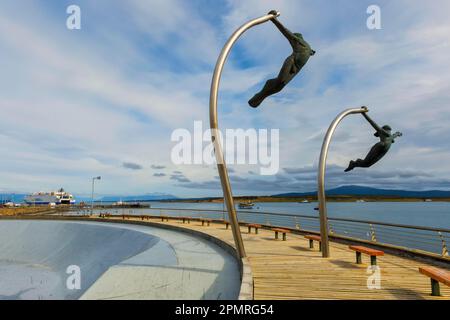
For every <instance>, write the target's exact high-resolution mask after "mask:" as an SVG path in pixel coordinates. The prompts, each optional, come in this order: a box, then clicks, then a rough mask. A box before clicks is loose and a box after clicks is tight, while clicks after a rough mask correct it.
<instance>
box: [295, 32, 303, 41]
mask: <svg viewBox="0 0 450 320" xmlns="http://www.w3.org/2000/svg"><path fill="white" fill-rule="evenodd" d="M294 36H296V37H297V38H299V39H300V40H303V35H302V34H301V33H298V32H294Z"/></svg>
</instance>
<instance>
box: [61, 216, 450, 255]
mask: <svg viewBox="0 0 450 320" xmlns="http://www.w3.org/2000/svg"><path fill="white" fill-rule="evenodd" d="M75 212H76V213H78V214H89V213H90V209H87V210H78V211H71V212H68V214H73V213H75ZM97 213H108V214H112V215H152V216H168V217H187V216H188V217H192V218H209V219H214V220H227V218H228V215H227V212H226V211H223V210H213V209H211V210H207V209H181V208H145V209H134V208H123V209H122V208H116V209H95V210H94V214H97ZM237 214H238V219H239V222H240V223H244V224H245V223H258V224H262V225H267V226H273V227H285V228H291V229H296V230H299V231H304V232H313V233H319V232H320V221H319V217H317V216H310V215H300V214H286V213H274V212H261V211H247V210H242V211H241V210H238V211H237ZM328 228H329V234H330V236H342V237H348V238H353V239H356V240H363V241H368V242H372V243H374V244H380V245H391V246H396V247H402V248H405V249H409V250H421V251H426V252H430V253H433V254H438V255H441V256H444V257H448V256H449V252H448V244H450V229H444V228H432V227H421V226H411V225H403V224H394V223H386V222H377V221H365V220H356V219H345V218H328Z"/></svg>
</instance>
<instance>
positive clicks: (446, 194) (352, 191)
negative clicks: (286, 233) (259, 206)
mask: <svg viewBox="0 0 450 320" xmlns="http://www.w3.org/2000/svg"><path fill="white" fill-rule="evenodd" d="M326 194H327V195H332V196H386V197H402V198H450V191H443V190H425V191H410V190H395V189H377V188H371V187H364V186H356V185H349V186H341V187H337V188H334V189H330V190H327V191H326ZM315 195H317V192H304V193H298V192H290V193H280V194H276V195H273V196H272V197H305V196H315Z"/></svg>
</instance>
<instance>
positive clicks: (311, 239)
mask: <svg viewBox="0 0 450 320" xmlns="http://www.w3.org/2000/svg"><path fill="white" fill-rule="evenodd" d="M305 238H306V239H308V240H309V248H310V249H314V241H317V242H319V251H322V238H321V237H320V236H316V235H312V234H307V235H306V236H305Z"/></svg>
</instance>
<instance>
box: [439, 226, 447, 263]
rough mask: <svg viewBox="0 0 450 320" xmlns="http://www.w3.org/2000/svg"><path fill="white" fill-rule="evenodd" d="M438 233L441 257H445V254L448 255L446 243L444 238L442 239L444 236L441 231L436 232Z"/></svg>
mask: <svg viewBox="0 0 450 320" xmlns="http://www.w3.org/2000/svg"><path fill="white" fill-rule="evenodd" d="M438 233H439V238H440V239H441V242H442V253H441V255H442V256H443V257H446V256H448V249H447V244H446V243H445V239H444V236H443V235H442V233H441V232H438Z"/></svg>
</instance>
